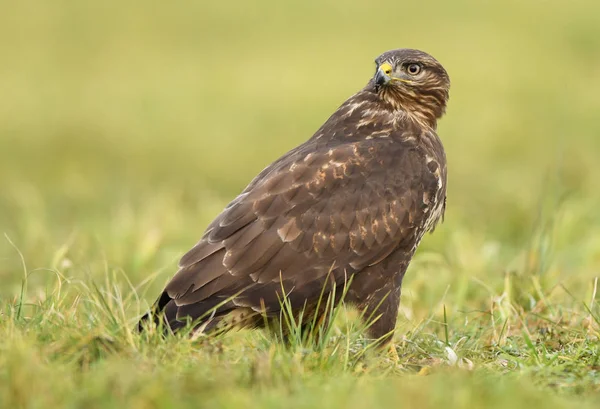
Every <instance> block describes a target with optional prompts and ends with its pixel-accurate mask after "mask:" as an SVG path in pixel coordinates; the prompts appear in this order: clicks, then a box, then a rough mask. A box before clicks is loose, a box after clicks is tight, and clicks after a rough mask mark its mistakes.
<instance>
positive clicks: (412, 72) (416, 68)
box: [406, 63, 421, 75]
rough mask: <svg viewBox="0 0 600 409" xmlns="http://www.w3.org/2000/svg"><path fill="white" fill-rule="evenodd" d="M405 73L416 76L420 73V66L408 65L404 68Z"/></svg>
mask: <svg viewBox="0 0 600 409" xmlns="http://www.w3.org/2000/svg"><path fill="white" fill-rule="evenodd" d="M406 72H408V73H409V74H410V75H417V74H418V73H420V72H421V66H420V65H419V64H414V63H413V64H408V65H407V66H406Z"/></svg>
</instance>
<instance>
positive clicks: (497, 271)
mask: <svg viewBox="0 0 600 409" xmlns="http://www.w3.org/2000/svg"><path fill="white" fill-rule="evenodd" d="M9 3H10V4H6V5H3V7H2V12H1V13H0V53H1V55H2V63H0V91H1V95H2V98H0V232H2V233H3V236H1V237H0V260H1V262H0V283H1V284H0V407H2V408H13V407H14V408H17V407H24V408H25V407H27V408H35V407H85V408H108V407H116V408H121V407H129V408H146V407H204V406H206V407H219V406H220V407H247V406H251V405H252V406H254V405H260V406H265V407H274V408H275V407H282V406H286V407H307V408H308V407H310V408H313V407H340V408H352V407H357V408H358V407H360V408H366V407H370V406H373V407H418V408H434V407H436V408H437V407H448V408H462V407H473V408H496V407H497V408H506V407H514V408H521V407H523V408H528V409H529V408H531V407H534V406H546V407H552V408H562V407H565V408H566V407H577V408H595V407H598V405H599V404H600V358H599V356H600V341H599V336H600V329H599V328H600V323H599V321H600V306H599V303H598V298H599V297H600V296H598V295H597V284H598V283H597V277H598V275H599V273H598V272H599V271H600V234H599V232H600V213H599V212H598V210H597V209H598V203H599V202H600V190H599V189H598V180H599V179H600V162H599V161H598V152H600V142H599V139H598V138H599V136H600V121H599V120H598V113H599V112H600V99H599V98H598V89H600V76H599V74H598V73H599V71H598V66H600V28H599V27H600V6H599V5H598V4H596V2H593V1H591V0H587V1H585V0H575V1H571V2H568V4H567V3H566V2H563V1H558V0H548V1H541V0H540V1H537V0H536V1H534V0H530V1H512V0H509V1H504V2H491V1H488V2H475V1H466V0H458V1H452V2H449V1H443V0H439V1H432V2H426V3H427V4H426V3H424V2H412V3H410V2H398V1H379V2H377V3H372V2H366V1H364V2H358V1H357V2H334V1H317V0H308V1H303V2H281V1H275V0H259V1H257V2H242V1H234V2H224V3H222V4H221V5H218V4H216V2H201V1H192V2H162V3H159V2H154V3H148V2H135V1H131V2H124V3H122V2H116V1H108V2H96V3H97V4H94V3H93V2H81V1H75V0H72V1H67V0H58V1H52V2H51V1H43V0H38V1H30V0H25V1H19V2H9ZM396 47H415V48H421V49H423V50H425V51H428V52H430V53H431V54H433V55H434V56H435V57H437V58H438V59H439V60H440V61H441V62H442V63H443V64H444V66H445V67H446V68H447V69H448V71H449V73H450V76H451V79H452V90H451V98H450V105H449V109H448V112H447V116H446V117H445V118H444V119H443V120H442V122H441V123H440V125H439V133H440V135H441V137H442V139H443V141H444V144H445V146H446V150H447V156H448V162H449V191H448V208H447V213H446V221H445V223H444V224H443V225H442V226H440V227H438V229H437V230H436V232H435V234H434V235H432V236H428V237H426V238H425V240H424V241H423V243H422V245H421V248H420V249H419V251H418V252H417V254H416V257H415V260H414V261H413V263H412V264H411V266H410V268H409V271H408V273H407V276H406V279H405V282H404V288H403V296H402V300H401V308H400V313H399V316H398V329H397V332H396V335H395V337H394V340H393V345H394V347H395V350H396V352H397V354H398V357H399V359H398V360H394V359H393V357H392V355H390V354H389V353H388V352H387V351H383V352H377V351H375V350H374V349H373V348H369V347H368V344H367V343H366V342H365V341H364V339H363V338H362V337H361V332H360V325H359V324H358V323H357V320H356V312H355V311H351V310H347V309H345V308H341V309H340V310H339V311H338V313H339V314H338V317H337V319H336V325H335V327H334V328H333V329H332V331H331V333H330V334H329V337H328V338H327V340H326V342H323V343H321V344H313V345H310V344H308V345H306V344H304V345H303V344H302V343H299V342H293V343H292V346H291V347H285V346H284V345H283V344H282V343H281V342H277V341H276V338H277V336H275V335H272V334H268V333H266V332H261V331H237V332H231V333H227V334H224V335H220V336H218V337H215V338H210V339H206V338H201V339H196V340H189V339H187V338H181V337H179V338H169V339H161V338H160V337H158V336H157V335H155V334H152V333H151V334H144V335H139V334H137V333H134V332H132V328H133V326H134V324H135V322H136V318H137V317H138V316H139V315H140V314H141V313H142V312H143V311H145V310H146V309H147V308H148V306H149V304H150V303H151V302H152V301H153V300H154V297H155V296H156V295H157V294H158V291H159V290H160V289H161V288H162V286H163V285H164V284H165V282H166V281H167V280H168V279H169V278H170V277H171V275H172V274H173V273H174V271H175V269H176V263H177V260H178V258H179V257H180V256H181V255H182V254H183V252H185V251H186V250H187V249H188V248H190V247H191V245H193V244H194V243H195V242H196V241H197V240H198V239H199V237H200V235H201V234H202V232H203V230H204V228H205V227H206V225H207V224H208V223H209V222H210V221H211V219H212V218H213V217H214V216H215V215H216V214H217V213H218V212H219V211H220V210H221V209H222V207H223V206H224V205H226V204H227V202H228V201H229V200H230V199H231V198H232V197H233V196H234V195H235V194H237V193H238V192H239V191H240V190H241V189H243V187H244V186H245V184H246V183H248V182H249V180H250V179H251V178H252V176H253V175H255V174H256V173H257V172H259V171H260V170H261V169H262V168H263V167H264V166H266V165H267V164H268V163H270V162H271V161H273V160H274V159H276V158H277V157H278V156H279V155H281V154H282V153H284V152H286V151H287V150H288V149H290V148H292V147H294V146H296V145H297V144H299V143H301V142H302V141H303V140H305V139H307V138H308V137H310V136H311V135H312V133H313V132H314V131H315V130H316V129H317V128H318V127H319V125H320V124H321V123H322V122H323V121H324V120H325V119H326V118H327V116H328V115H329V114H330V113H331V112H333V110H334V109H335V108H336V107H337V106H338V105H339V104H340V103H341V102H342V101H343V100H344V99H345V98H346V97H348V96H349V95H351V94H352V93H354V92H355V91H356V90H358V89H359V88H360V87H361V86H363V85H364V83H365V82H366V81H367V80H368V78H369V76H370V75H372V73H373V63H372V61H373V59H374V58H375V57H376V56H377V55H378V54H379V53H381V52H382V51H385V50H387V49H390V48H396Z"/></svg>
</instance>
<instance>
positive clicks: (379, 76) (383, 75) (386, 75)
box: [375, 63, 392, 86]
mask: <svg viewBox="0 0 600 409" xmlns="http://www.w3.org/2000/svg"><path fill="white" fill-rule="evenodd" d="M391 74H392V66H391V65H390V64H388V63H383V64H381V65H380V66H379V68H377V72H376V73H375V84H376V85H377V86H381V85H385V84H387V83H388V82H390V80H391V79H392V77H391Z"/></svg>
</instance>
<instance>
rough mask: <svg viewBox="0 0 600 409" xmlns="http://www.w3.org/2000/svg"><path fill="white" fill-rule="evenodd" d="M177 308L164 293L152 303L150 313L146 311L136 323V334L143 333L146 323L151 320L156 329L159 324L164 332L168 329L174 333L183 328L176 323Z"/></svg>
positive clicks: (179, 323) (181, 324) (182, 324)
mask: <svg viewBox="0 0 600 409" xmlns="http://www.w3.org/2000/svg"><path fill="white" fill-rule="evenodd" d="M176 316H177V306H176V305H175V301H174V300H173V299H172V298H171V297H169V294H167V292H166V291H164V292H163V293H162V294H161V295H160V297H159V298H158V300H156V302H155V303H154V305H153V306H152V308H151V309H150V311H148V312H147V313H146V314H144V316H142V318H140V321H139V322H138V326H137V329H138V332H143V331H144V330H145V329H146V327H147V321H149V320H152V321H154V324H155V325H156V326H157V327H158V326H160V325H161V324H162V325H163V327H164V329H165V332H168V331H169V329H170V330H171V331H176V330H177V329H179V328H180V327H183V326H184V325H185V324H184V323H182V322H180V321H177V319H176Z"/></svg>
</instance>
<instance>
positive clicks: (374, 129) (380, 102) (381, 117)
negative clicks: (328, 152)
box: [312, 88, 437, 140]
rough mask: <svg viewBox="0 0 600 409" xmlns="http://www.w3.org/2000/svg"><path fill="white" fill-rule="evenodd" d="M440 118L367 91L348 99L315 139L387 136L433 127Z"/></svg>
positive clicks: (320, 129)
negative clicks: (402, 130) (412, 129)
mask: <svg viewBox="0 0 600 409" xmlns="http://www.w3.org/2000/svg"><path fill="white" fill-rule="evenodd" d="M436 126H437V119H436V118H433V119H432V118H431V117H429V116H426V115H425V114H423V113H415V112H413V111H409V110H408V109H405V108H404V107H403V106H402V105H398V104H392V103H391V102H390V101H387V100H385V99H383V98H382V97H381V96H380V95H379V94H378V93H376V92H373V91H372V90H370V89H368V88H365V89H363V90H361V91H359V92H357V93H356V94H354V95H353V96H351V97H350V98H348V99H347V100H346V101H345V102H344V103H343V104H342V105H341V106H340V107H339V108H338V109H337V110H336V111H335V112H334V113H333V115H331V117H329V119H328V120H327V121H326V122H325V123H324V124H323V126H321V128H319V130H318V131H317V132H316V133H315V134H314V136H313V138H312V139H317V140H330V139H336V140H348V139H362V138H364V137H365V135H366V137H368V138H376V137H378V136H382V137H387V136H389V135H392V134H395V132H394V131H395V130H397V129H399V128H409V129H410V128H413V127H419V128H423V127H425V128H430V129H432V130H435V128H436Z"/></svg>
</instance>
